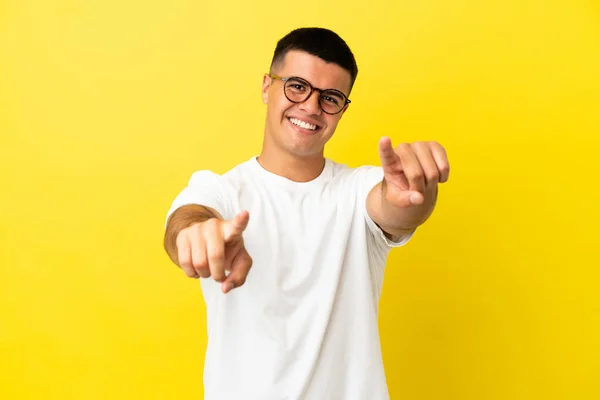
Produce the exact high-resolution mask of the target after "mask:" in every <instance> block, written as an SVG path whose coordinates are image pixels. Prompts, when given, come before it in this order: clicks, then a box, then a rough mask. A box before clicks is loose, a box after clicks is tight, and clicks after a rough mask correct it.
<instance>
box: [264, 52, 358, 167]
mask: <svg viewBox="0 0 600 400" xmlns="http://www.w3.org/2000/svg"><path fill="white" fill-rule="evenodd" d="M272 72H273V73H274V74H275V75H277V76H280V77H283V78H289V77H299V78H302V79H304V80H306V81H307V82H309V83H310V84H311V85H312V86H313V87H315V88H320V89H337V90H339V91H340V92H342V93H344V94H345V95H346V96H348V95H349V91H350V87H351V76H350V73H349V72H348V71H346V70H345V69H343V68H342V67H340V66H339V65H337V64H333V63H327V62H325V61H323V60H322V59H320V58H319V57H316V56H313V55H311V54H308V53H305V52H302V51H296V50H294V51H290V52H289V53H287V55H286V56H285V59H284V60H283V62H281V63H280V65H277V66H276V68H275V69H274V70H273V71H272ZM295 88H297V89H300V88H301V87H298V86H295ZM262 96H263V101H264V102H265V104H267V120H266V125H265V141H264V147H265V149H264V150H266V151H268V152H269V153H273V154H281V152H284V153H286V154H287V155H291V156H294V157H299V158H307V157H308V158H322V156H323V149H324V147H325V144H326V143H327V142H328V141H329V139H330V138H331V136H333V133H334V132H335V129H336V127H337V124H338V122H339V121H340V119H341V118H342V115H343V114H344V112H345V111H346V109H347V107H348V106H347V105H346V106H345V107H344V109H343V110H342V111H341V112H339V113H337V114H335V115H330V114H326V113H324V112H323V110H322V109H321V107H320V105H319V96H320V93H319V92H318V91H317V90H314V91H313V93H312V94H311V95H310V97H309V98H308V99H306V100H305V101H304V102H301V103H293V102H291V101H290V100H288V98H287V97H286V96H285V93H284V82H283V81H281V80H280V79H273V78H271V77H270V76H269V75H265V77H264V81H263V90H262Z"/></svg>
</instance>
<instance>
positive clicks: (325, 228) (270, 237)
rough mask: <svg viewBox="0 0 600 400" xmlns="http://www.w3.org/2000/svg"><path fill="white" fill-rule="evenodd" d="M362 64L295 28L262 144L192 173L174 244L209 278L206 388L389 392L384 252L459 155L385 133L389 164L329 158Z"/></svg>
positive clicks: (354, 395) (327, 395) (343, 396)
mask: <svg viewBox="0 0 600 400" xmlns="http://www.w3.org/2000/svg"><path fill="white" fill-rule="evenodd" d="M357 71H358V69H357V67H356V62H355V59H354V56H353V54H352V52H351V51H350V49H349V48H348V46H347V45H346V43H345V42H344V41H343V40H342V39H341V38H340V37H339V36H338V35H337V34H335V33H334V32H332V31H330V30H326V29H321V28H302V29H297V30H294V31H292V32H290V33H289V34H288V35H286V36H285V37H284V38H282V39H281V40H280V41H279V42H278V43H277V47H276V49H275V54H274V57H273V60H272V65H271V69H270V72H269V73H268V74H265V76H264V81H263V88H262V97H263V101H264V103H265V104H266V107H267V111H266V114H267V118H266V124H265V131H264V141H263V148H262V151H261V153H260V155H259V156H258V157H252V158H251V159H249V160H247V161H245V162H243V163H241V164H240V165H238V166H236V167H235V168H233V169H232V170H230V171H229V172H227V173H225V174H223V175H217V174H215V173H213V172H210V171H206V170H203V171H198V172H195V173H194V174H193V175H192V177H191V179H190V181H189V184H188V186H187V187H186V188H184V189H183V191H182V192H181V193H180V194H179V195H178V196H177V197H176V198H175V200H174V202H173V205H172V206H171V208H170V210H169V211H168V218H167V226H166V233H165V248H166V251H167V253H168V254H169V256H170V258H171V259H172V260H173V262H174V263H175V264H176V265H178V266H179V267H180V268H181V269H182V270H183V272H184V273H185V274H186V275H187V276H189V277H191V278H203V279H202V280H201V287H202V292H203V295H204V299H205V302H206V307H207V318H208V321H207V326H208V337H209V340H208V348H207V353H206V360H205V366H204V388H205V398H206V399H210V400H229V399H235V400H254V399H257V400H258V399H261V400H263V399H264V400H267V399H268V400H276V399H277V400H278V399H281V400H283V399H286V400H296V399H309V400H381V399H388V398H389V395H388V390H387V386H386V380H385V374H384V369H383V363H382V357H381V350H380V342H379V335H378V327H377V305H378V300H379V295H380V292H381V287H382V281H383V271H384V266H385V262H386V258H387V255H388V253H389V251H390V249H391V248H393V247H399V246H401V245H403V244H405V243H406V242H407V241H408V240H409V239H410V238H411V237H412V235H413V234H414V232H415V229H416V228H417V227H418V226H419V225H421V224H422V223H423V222H425V221H426V220H427V219H428V217H429V216H430V215H431V213H432V211H433V208H434V205H435V201H436V196H437V186H438V183H439V182H444V181H446V180H447V179H448V171H449V166H448V160H447V158H446V154H445V151H444V149H443V148H442V147H441V146H440V145H439V144H437V143H435V142H419V143H412V144H406V143H404V144H400V145H399V146H397V147H396V148H395V149H394V148H392V144H391V142H390V139H388V138H382V139H381V141H380V143H379V154H380V158H381V164H382V165H381V167H375V166H364V167H360V168H354V169H353V168H349V167H347V166H345V165H342V164H338V163H336V162H334V161H332V160H330V159H326V158H324V155H323V148H324V146H325V144H326V143H327V141H328V140H329V139H330V138H331V136H332V135H333V133H334V132H335V129H336V126H337V124H338V122H339V121H340V119H341V118H342V116H343V114H344V112H345V111H346V110H347V109H348V106H349V104H350V100H349V99H348V96H349V95H350V91H351V89H352V86H353V84H354V81H355V79H356V75H357ZM184 373H186V374H191V375H192V376H193V375H194V371H187V372H184Z"/></svg>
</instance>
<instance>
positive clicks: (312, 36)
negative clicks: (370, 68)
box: [271, 28, 358, 88]
mask: <svg viewBox="0 0 600 400" xmlns="http://www.w3.org/2000/svg"><path fill="white" fill-rule="evenodd" d="M291 50H300V51H304V52H306V53H308V54H312V55H313V56H316V57H319V58H320V59H322V60H323V61H326V62H329V63H334V64H337V65H339V66H340V67H342V68H344V69H345V70H347V71H348V72H349V73H350V77H351V83H350V88H352V86H353V85H354V81H355V80H356V76H357V75H358V67H357V66H356V60H355V59H354V54H352V51H351V50H350V48H349V47H348V45H347V44H346V42H345V41H344V40H343V39H342V38H341V37H340V36H339V35H338V34H337V33H335V32H333V31H331V30H329V29H325V28H298V29H295V30H293V31H291V32H290V33H288V34H287V35H285V36H284V37H283V38H281V39H280V40H279V41H278V42H277V46H276V47H275V53H274V54H273V60H272V62H271V68H273V66H275V65H277V64H279V63H281V62H282V61H283V60H284V58H285V56H286V54H287V53H288V52H289V51H291Z"/></svg>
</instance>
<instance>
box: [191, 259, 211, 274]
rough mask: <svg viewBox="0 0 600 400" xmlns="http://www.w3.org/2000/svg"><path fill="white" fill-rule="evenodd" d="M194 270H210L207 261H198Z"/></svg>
mask: <svg viewBox="0 0 600 400" xmlns="http://www.w3.org/2000/svg"><path fill="white" fill-rule="evenodd" d="M194 269H195V270H196V271H207V270H208V262H207V260H206V259H202V260H198V261H196V262H194Z"/></svg>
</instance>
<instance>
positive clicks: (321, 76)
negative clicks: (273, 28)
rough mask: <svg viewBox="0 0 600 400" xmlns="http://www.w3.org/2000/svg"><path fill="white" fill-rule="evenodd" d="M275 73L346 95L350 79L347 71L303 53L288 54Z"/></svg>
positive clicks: (295, 51)
mask: <svg viewBox="0 0 600 400" xmlns="http://www.w3.org/2000/svg"><path fill="white" fill-rule="evenodd" d="M277 72H278V74H279V75H282V76H284V77H289V76H297V77H300V78H304V79H306V80H307V81H309V82H310V83H311V84H312V85H313V86H315V87H318V88H321V89H337V90H340V91H342V92H343V93H346V94H348V91H349V90H350V81H351V77H350V73H349V72H348V71H346V70H345V69H343V68H342V67H340V66H339V65H337V64H334V63H328V62H326V61H323V60H322V59H320V58H319V57H316V56H313V55H312V54H308V53H305V52H303V51H297V50H293V51H290V52H288V53H287V54H286V56H285V59H284V61H283V63H282V64H281V65H280V66H279V68H277Z"/></svg>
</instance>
